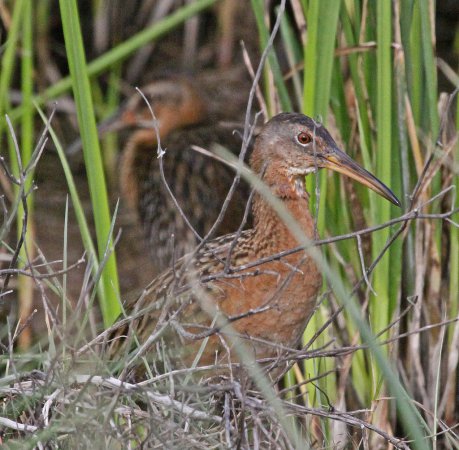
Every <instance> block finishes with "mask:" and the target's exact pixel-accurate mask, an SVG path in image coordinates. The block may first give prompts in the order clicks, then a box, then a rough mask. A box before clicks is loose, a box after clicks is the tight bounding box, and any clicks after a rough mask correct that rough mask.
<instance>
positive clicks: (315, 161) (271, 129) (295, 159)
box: [251, 113, 400, 206]
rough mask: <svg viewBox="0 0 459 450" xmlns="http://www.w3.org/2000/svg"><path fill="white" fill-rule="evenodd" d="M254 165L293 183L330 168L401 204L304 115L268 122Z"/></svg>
mask: <svg viewBox="0 0 459 450" xmlns="http://www.w3.org/2000/svg"><path fill="white" fill-rule="evenodd" d="M251 164H252V168H253V170H254V171H255V172H256V173H262V172H263V170H266V168H267V167H271V169H274V170H275V171H279V172H280V171H282V172H283V174H284V175H287V176H288V177H289V178H290V179H292V180H293V181H294V182H296V181H298V180H299V179H301V180H303V179H304V177H305V176H306V175H308V174H310V173H313V172H315V171H317V170H318V169H322V168H326V169H331V170H334V171H336V172H340V173H342V174H344V175H347V176H349V177H351V178H353V179H354V180H356V181H358V182H359V183H361V184H363V185H365V186H367V187H369V188H370V189H372V190H373V191H375V192H377V193H378V194H379V195H381V196H382V197H384V198H385V199H387V200H389V201H390V202H392V203H393V204H394V205H397V206H400V201H399V200H398V199H397V197H396V196H395V195H394V193H393V192H392V191H391V190H390V189H389V188H388V187H387V186H386V185H385V184H384V183H383V182H382V181H380V180H378V179H377V178H376V177H375V176H374V175H372V174H371V173H370V172H368V171H367V170H365V169H364V168H363V167H361V166H360V165H359V164H357V163H356V162H355V161H354V160H353V159H352V158H350V157H349V156H348V155H346V153H344V152H342V151H341V150H340V149H339V148H338V146H337V144H336V142H335V141H334V140H333V138H332V137H331V136H330V133H329V132H328V131H327V130H326V128H325V127H324V126H322V125H320V124H319V123H317V122H316V121H314V120H313V119H311V118H310V117H307V116H305V115H303V114H298V113H281V114H278V115H277V116H275V117H273V118H272V119H271V120H270V121H269V122H267V123H266V124H265V125H264V127H263V128H262V130H261V132H260V134H259V135H258V137H257V140H256V143H255V149H254V152H253V155H252V160H251ZM271 172H273V170H271Z"/></svg>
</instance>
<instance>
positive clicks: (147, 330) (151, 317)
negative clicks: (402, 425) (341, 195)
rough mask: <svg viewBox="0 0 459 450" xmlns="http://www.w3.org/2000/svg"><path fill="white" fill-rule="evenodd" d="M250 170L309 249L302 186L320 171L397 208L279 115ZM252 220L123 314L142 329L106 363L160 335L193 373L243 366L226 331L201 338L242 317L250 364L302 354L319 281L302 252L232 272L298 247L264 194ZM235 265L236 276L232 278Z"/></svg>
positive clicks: (236, 325) (309, 220)
mask: <svg viewBox="0 0 459 450" xmlns="http://www.w3.org/2000/svg"><path fill="white" fill-rule="evenodd" d="M250 165H251V168H252V170H253V171H254V172H255V173H256V174H257V175H258V176H260V177H261V179H262V180H263V181H264V183H265V184H266V185H267V186H268V187H269V189H270V191H271V193H272V194H273V195H274V196H275V197H277V198H278V199H280V200H281V201H282V202H283V203H284V205H285V207H286V208H287V209H288V210H289V212H290V214H291V215H292V216H293V218H294V219H295V220H296V222H297V224H298V225H299V227H300V228H301V230H302V232H303V233H304V235H305V236H306V238H308V239H313V238H314V220H313V217H312V215H311V213H310V211H309V195H308V194H307V192H306V191H305V189H304V186H305V185H304V177H305V176H307V175H308V174H310V173H312V172H314V171H315V170H317V169H320V168H324V167H325V168H330V169H332V170H335V171H338V172H341V173H344V174H346V175H348V176H350V177H352V178H354V179H356V180H358V181H359V182H361V183H363V184H365V185H366V186H368V187H370V188H371V189H373V190H374V191H376V192H377V193H379V194H380V195H382V196H383V197H385V198H387V199H388V200H390V201H391V202H393V203H394V204H399V202H398V200H397V198H396V197H395V196H394V194H393V193H392V192H391V191H390V189H389V188H387V187H386V186H385V185H384V184H383V183H381V182H380V181H379V180H377V179H376V178H375V177H374V176H373V175H371V174H370V173H369V172H367V171H365V170H364V169H362V168H361V167H360V166H358V165H357V164H356V163H355V162H354V161H353V160H352V159H351V158H349V157H348V156H347V155H346V154H344V153H342V152H341V151H340V150H339V149H338V148H337V146H336V144H335V142H334V141H333V139H332V138H331V136H330V135H329V133H328V132H327V130H326V129H325V128H324V127H321V126H319V125H317V124H316V123H315V122H314V121H313V120H312V119H310V118H308V117H306V116H303V115H301V114H296V113H283V114H279V115H277V116H276V117H274V118H273V119H271V120H270V121H269V122H268V123H266V124H265V126H264V127H263V129H262V131H261V133H260V134H259V136H258V137H257V139H256V143H255V147H254V150H253V154H252V156H251V160H250ZM252 211H253V215H254V227H253V228H252V229H250V230H246V231H244V232H243V233H242V234H241V235H240V236H239V237H237V235H234V234H233V235H227V236H223V237H221V238H218V239H216V240H213V241H210V242H208V243H207V244H206V245H204V246H203V247H202V248H201V249H200V250H199V251H197V253H196V254H195V255H194V256H193V255H192V256H191V257H190V256H186V257H184V258H182V259H180V260H179V261H178V262H177V264H176V266H175V267H174V269H173V270H172V269H171V270H168V271H166V272H164V273H163V274H162V275H160V276H159V277H158V278H156V279H155V280H154V281H153V282H152V283H151V284H150V286H149V287H148V288H147V289H146V290H145V292H144V294H143V295H142V296H141V297H140V298H139V299H136V301H134V302H130V303H128V304H127V305H126V311H127V312H128V313H129V314H133V315H135V317H136V319H134V320H133V321H132V323H131V324H130V325H129V326H126V327H123V328H120V329H118V330H117V332H116V333H115V334H113V335H112V336H111V341H110V343H109V347H108V353H109V354H110V355H111V357H112V358H114V359H118V358H120V355H122V354H123V352H124V351H127V350H129V348H130V345H126V343H127V342H132V341H131V340H130V338H129V337H131V338H132V336H133V335H135V336H137V338H138V339H139V342H140V344H141V345H143V346H144V347H145V342H146V341H147V340H148V339H149V338H150V339H151V336H155V335H156V333H158V331H159V330H162V331H161V337H162V339H164V340H165V342H166V348H167V350H168V352H169V355H168V356H169V357H170V358H171V360H172V363H173V364H174V365H176V366H179V367H180V366H188V367H189V366H191V365H192V364H193V363H196V360H195V358H196V355H197V354H198V353H199V352H200V351H202V353H201V354H200V357H199V361H197V365H209V364H210V365H212V364H215V363H227V362H229V361H232V362H235V361H239V359H238V356H237V352H236V351H235V349H234V348H233V343H234V342H233V341H232V339H231V336H230V334H228V333H229V332H228V330H229V329H228V328H226V327H223V328H220V327H218V328H215V329H214V330H213V331H215V332H214V333H213V334H211V335H210V336H208V341H207V342H206V343H205V346H204V348H203V347H202V346H203V342H204V341H203V338H204V335H201V336H197V335H196V334H198V335H199V334H200V333H202V332H203V331H205V330H208V329H209V328H211V329H212V328H213V327H214V326H215V325H219V322H218V321H216V320H217V319H216V318H217V317H220V318H225V319H230V320H231V319H235V318H236V317H239V316H241V315H242V316H244V315H245V317H243V318H240V319H239V320H233V321H232V324H231V326H232V329H233V330H234V331H235V332H236V333H238V335H239V336H240V337H242V338H243V339H244V340H245V342H246V344H247V348H248V350H249V351H250V353H251V355H252V357H253V358H256V359H259V358H266V357H268V358H269V357H274V356H276V354H277V352H278V349H279V346H283V347H294V346H296V345H297V344H298V341H299V339H300V337H301V335H302V333H303V331H304V329H305V326H306V324H307V321H308V319H309V317H310V315H311V313H312V311H313V309H314V305H315V302H316V298H317V294H318V291H319V289H320V286H321V282H322V281H321V280H322V278H321V274H320V273H319V271H318V269H317V267H316V264H315V263H314V261H313V260H312V258H311V257H310V256H308V255H307V254H306V253H305V252H297V253H294V254H290V255H289V256H286V257H283V258H282V259H276V260H272V261H269V262H265V263H264V264H261V265H259V266H258V267H255V268H251V269H246V270H242V271H240V272H235V270H234V269H235V268H237V267H240V266H241V265H244V264H247V263H251V262H256V261H258V260H259V259H260V258H264V257H269V256H270V255H273V254H276V253H279V252H281V251H284V250H287V249H291V248H294V247H296V246H298V245H299V241H298V239H297V238H295V237H294V235H293V234H292V232H291V231H290V229H289V227H288V226H287V225H286V224H285V223H284V221H283V220H282V219H281V218H280V217H279V216H278V215H277V213H276V212H275V211H274V210H273V209H272V207H271V206H270V204H269V202H268V201H267V200H266V199H265V198H264V197H263V196H262V195H261V194H256V195H255V197H254V200H253V205H252ZM236 238H237V240H236V241H235V239H236ZM230 248H231V252H230ZM228 258H230V267H231V270H229V271H226V272H225V264H226V262H227V259H228ZM260 309H262V311H261V312H260V311H259V312H258V313H255V314H252V313H251V311H252V312H253V311H255V310H260ZM163 326H164V329H163ZM192 334H195V336H194V338H193V336H192ZM146 347H148V345H146ZM145 351H147V352H148V354H149V358H150V359H151V360H154V359H155V358H157V355H155V346H154V345H152V346H150V348H143V349H142V354H144V353H145ZM137 364H140V359H138V361H137V362H136V363H134V364H133V366H137V367H136V374H137V375H140V376H141V373H142V368H141V366H138V365H137Z"/></svg>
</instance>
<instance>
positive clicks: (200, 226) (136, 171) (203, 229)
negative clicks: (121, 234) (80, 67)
mask: <svg viewBox="0 0 459 450" xmlns="http://www.w3.org/2000/svg"><path fill="white" fill-rule="evenodd" d="M222 82H224V80H222ZM203 91H204V90H203V89H201V90H200V89H199V87H198V86H196V85H195V83H192V82H191V81H189V80H187V79H185V78H175V79H168V80H163V81H156V82H154V83H152V84H150V85H148V86H147V87H145V88H144V89H142V92H143V93H144V95H145V96H146V97H147V99H148V100H149V101H150V102H151V105H152V107H153V109H154V111H155V115H156V117H157V119H158V131H159V135H160V138H161V145H162V147H163V148H164V149H166V155H165V157H164V158H163V167H164V175H165V179H166V180H167V183H168V184H169V186H170V188H171V191H172V192H173V194H174V196H175V197H176V199H177V201H178V203H179V205H180V207H181V208H182V210H183V213H184V214H185V215H186V217H187V218H188V220H189V221H190V222H191V224H192V225H193V227H194V228H195V230H196V231H197V233H198V234H199V235H200V236H204V235H205V234H206V233H207V232H208V231H209V230H210V229H211V227H212V225H213V224H214V222H215V220H216V218H217V216H218V213H219V212H220V209H221V207H222V204H223V201H224V199H225V197H226V195H227V193H228V190H229V188H230V186H231V183H232V181H233V178H234V171H233V170H232V169H230V168H229V167H227V166H225V165H224V164H222V163H220V162H218V161H215V160H212V159H211V158H209V157H206V156H203V155H201V154H199V153H196V152H195V151H194V150H192V148H191V147H192V146H193V145H197V146H200V147H204V148H206V149H211V147H212V145H213V144H215V143H219V144H221V145H223V146H225V147H227V148H231V149H232V150H233V151H234V152H239V150H240V148H241V144H242V139H241V137H240V135H238V134H237V133H235V132H234V131H235V128H236V126H235V123H234V122H236V121H239V124H240V123H241V117H242V116H243V115H242V114H241V106H242V105H239V108H234V109H233V110H225V112H224V113H218V112H217V107H215V106H214V105H213V103H212V100H211V99H209V97H211V96H218V95H220V94H221V91H219V90H216V89H215V88H214V87H213V86H212V85H210V86H206V91H205V94H204V92H203ZM224 100H225V96H224V95H222V96H221V98H219V100H218V101H219V102H223V103H224ZM236 103H237V102H236ZM219 107H222V108H223V109H224V105H222V104H221V103H219ZM230 120H231V121H232V123H227V121H230ZM122 127H135V130H134V131H133V132H131V134H130V136H129V139H128V141H127V143H126V145H125V148H124V150H123V153H122V156H121V163H120V185H121V190H122V194H123V198H124V199H125V200H126V201H127V203H128V204H129V205H130V207H131V208H132V209H133V210H136V211H137V212H138V214H139V218H140V221H141V223H142V225H143V227H144V231H145V235H146V238H147V241H148V244H149V247H150V252H151V257H152V260H153V263H154V264H155V266H156V268H157V269H160V270H161V269H165V268H167V267H170V265H171V263H172V260H173V253H175V258H176V259H177V258H178V257H180V256H183V255H184V254H185V253H187V252H189V251H191V250H192V249H193V248H194V247H195V246H196V245H197V244H198V239H197V238H196V236H195V235H194V234H193V232H192V230H190V228H189V227H188V225H187V224H186V223H185V221H184V220H183V217H182V215H181V213H180V211H179V210H178V209H177V207H176V205H175V204H174V202H173V200H172V198H171V196H170V194H169V193H168V192H167V188H166V186H165V185H164V182H163V180H162V177H161V174H160V170H159V161H158V159H157V157H156V149H157V136H156V130H155V129H154V128H153V125H152V118H151V114H150V111H149V110H148V107H147V105H146V104H145V102H144V100H143V99H142V98H141V96H140V95H139V94H137V93H136V94H135V95H134V96H133V97H132V99H131V100H130V101H129V102H128V104H127V106H126V107H125V109H124V110H123V111H122V114H121V115H120V117H119V118H118V120H117V121H116V123H115V128H122ZM112 128H113V126H112ZM239 128H241V125H239ZM248 195H249V189H248V186H247V185H244V184H243V183H241V184H240V186H239V187H238V190H237V191H236V194H235V196H234V198H233V200H232V202H231V203H230V206H229V208H228V211H227V213H226V214H225V217H224V220H223V222H222V223H221V225H220V226H219V228H218V229H217V230H216V231H217V234H225V233H228V232H230V231H233V230H234V229H236V228H237V227H238V225H239V224H240V222H241V220H242V217H243V212H244V208H245V204H246V201H247V198H248ZM172 235H174V241H173V243H172V240H171V236H172ZM172 245H173V246H172Z"/></svg>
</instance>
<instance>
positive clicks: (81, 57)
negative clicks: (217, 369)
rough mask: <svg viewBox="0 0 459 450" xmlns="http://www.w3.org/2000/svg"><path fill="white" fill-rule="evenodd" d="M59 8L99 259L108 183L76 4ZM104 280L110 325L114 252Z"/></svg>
mask: <svg viewBox="0 0 459 450" xmlns="http://www.w3.org/2000/svg"><path fill="white" fill-rule="evenodd" d="M59 4H60V10H61V15H62V25H63V30H64V39H65V46H66V51H67V58H68V62H69V69H70V76H71V79H72V84H73V92H74V96H75V104H76V107H77V117H78V123H79V126H80V133H81V141H82V146H83V154H84V159H85V165H86V172H87V175H88V183H89V190H90V194H91V201H92V205H93V212H94V221H95V227H96V234H97V243H98V251H99V258H100V259H99V261H100V260H101V259H102V258H103V257H104V251H105V242H106V240H107V238H109V239H111V237H110V234H109V233H110V210H109V205H108V194H107V189H106V185H105V175H104V170H103V164H102V158H101V154H100V147H99V138H98V134H97V126H96V120H95V116H94V107H93V102H92V96H91V88H90V83H89V74H88V71H87V66H86V57H85V54H84V48H83V38H82V35H81V28H80V21H79V16H78V9H77V3H76V1H75V0H61V1H60V3H59ZM101 281H102V283H103V285H104V291H105V296H104V297H102V298H99V302H100V306H101V310H102V316H103V319H104V324H105V326H108V325H110V324H111V323H112V322H113V321H114V320H115V319H116V318H117V317H118V316H119V314H120V313H121V307H120V305H119V301H118V299H119V281H118V272H117V267H116V257H115V253H114V252H113V253H112V254H111V255H110V256H109V257H108V259H107V262H106V265H105V268H104V271H103V273H102V277H101Z"/></svg>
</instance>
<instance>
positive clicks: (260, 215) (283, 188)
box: [253, 171, 314, 259]
mask: <svg viewBox="0 0 459 450" xmlns="http://www.w3.org/2000/svg"><path fill="white" fill-rule="evenodd" d="M263 181H264V182H265V183H266V184H267V185H268V186H269V187H270V189H271V192H272V194H273V195H274V196H275V197H277V198H278V199H279V200H281V201H282V203H283V204H284V206H285V207H286V208H287V210H288V211H289V213H290V215H291V217H292V218H293V219H294V220H295V222H296V225H297V226H299V227H300V228H301V230H302V231H303V233H304V235H305V237H306V238H308V239H313V238H314V218H313V216H312V214H311V213H310V211H309V194H308V193H307V192H306V190H305V187H304V180H301V179H298V178H297V179H295V178H293V177H290V176H288V175H287V174H286V173H284V174H282V173H279V172H277V173H270V172H269V171H267V172H266V173H265V175H264V176H263ZM253 215H254V225H255V234H256V238H255V241H256V243H257V244H256V253H257V255H256V256H257V257H259V258H261V257H265V256H269V255H272V254H275V253H278V252H280V251H283V250H289V249H291V248H295V247H297V246H299V245H300V242H298V240H297V239H296V238H295V237H294V236H293V234H292V233H291V231H290V229H289V227H288V226H287V225H286V222H287V223H288V220H289V218H285V219H283V218H282V217H280V216H279V215H278V214H277V213H276V212H275V211H274V209H273V208H272V207H271V205H270V203H269V201H268V200H266V199H265V198H264V197H263V196H262V195H261V194H256V195H255V197H254V201H253ZM292 256H293V258H294V259H299V258H301V257H302V256H301V255H300V254H296V255H292Z"/></svg>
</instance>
